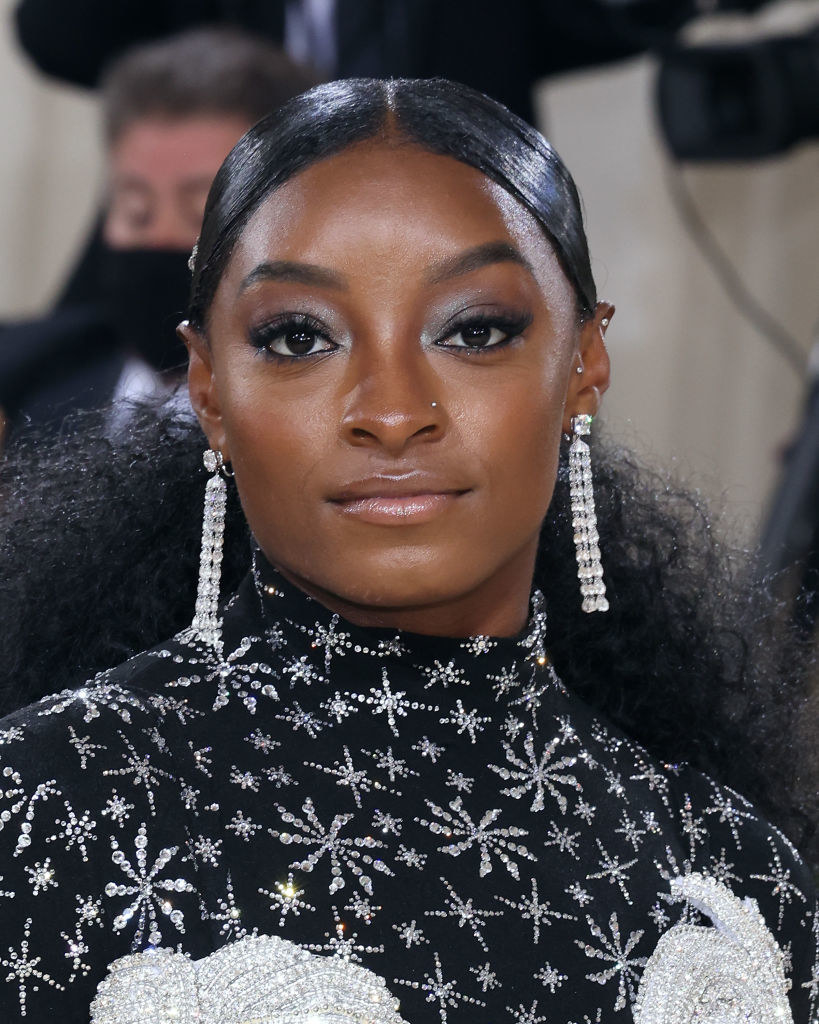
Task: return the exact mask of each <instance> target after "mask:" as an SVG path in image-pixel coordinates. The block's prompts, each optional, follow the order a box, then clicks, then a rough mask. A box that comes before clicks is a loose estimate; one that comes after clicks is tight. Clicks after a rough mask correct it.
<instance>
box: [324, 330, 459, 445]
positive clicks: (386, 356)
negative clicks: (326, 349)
mask: <svg viewBox="0 0 819 1024" xmlns="http://www.w3.org/2000/svg"><path fill="white" fill-rule="evenodd" d="M407 349H410V351H409V352H407ZM402 350H403V351H402ZM353 372H354V374H355V379H354V382H353V384H352V387H351V389H350V391H349V401H348V404H347V408H346V409H345V412H344V416H343V418H342V422H341V429H342V435H343V437H344V440H346V441H347V442H348V443H349V444H352V445H355V446H356V447H368V446H369V447H373V448H380V449H383V450H384V451H385V452H387V453H388V454H390V455H401V454H402V453H403V452H404V451H405V450H406V449H407V448H409V447H411V446H412V445H414V444H418V443H429V442H433V441H437V440H439V439H440V438H441V437H443V435H444V433H445V431H446V426H447V414H446V409H445V407H444V403H443V401H442V396H441V393H440V392H441V383H440V380H439V378H438V377H437V375H436V374H435V373H434V372H433V371H432V368H431V367H430V366H429V364H428V361H427V359H426V357H425V355H424V353H423V351H422V350H420V346H418V349H417V350H416V351H412V344H411V343H410V344H408V345H401V344H400V343H390V344H385V345H383V346H380V347H379V348H378V350H377V351H375V352H369V353H367V354H365V355H360V356H359V357H358V358H357V359H356V360H354V361H353Z"/></svg>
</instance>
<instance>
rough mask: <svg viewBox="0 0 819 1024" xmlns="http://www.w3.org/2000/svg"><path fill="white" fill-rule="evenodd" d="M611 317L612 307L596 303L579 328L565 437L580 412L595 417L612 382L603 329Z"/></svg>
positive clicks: (569, 391) (566, 412)
mask: <svg viewBox="0 0 819 1024" xmlns="http://www.w3.org/2000/svg"><path fill="white" fill-rule="evenodd" d="M613 316H614V306H612V305H611V303H610V302H598V303H597V306H596V307H595V310H594V315H593V316H591V317H589V318H588V320H586V321H584V323H583V326H582V327H581V328H580V338H579V342H578V347H577V351H576V352H575V355H574V359H573V360H572V368H571V377H570V380H569V387H568V391H567V394H566V407H565V411H564V414H563V432H564V433H565V434H571V432H572V417H573V416H578V415H580V414H581V413H586V414H588V415H589V416H596V415H597V413H598V411H599V409H600V401H601V399H602V397H603V394H604V392H605V391H606V390H607V389H608V386H609V383H610V380H611V366H610V363H609V354H608V352H607V351H606V330H607V329H608V326H609V324H610V323H611V318H612V317H613Z"/></svg>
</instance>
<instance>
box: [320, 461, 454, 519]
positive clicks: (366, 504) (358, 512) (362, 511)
mask: <svg viewBox="0 0 819 1024" xmlns="http://www.w3.org/2000/svg"><path fill="white" fill-rule="evenodd" d="M470 490H471V488H469V487H460V486H454V485H453V484H452V482H451V479H443V478H441V477H437V476H432V475H428V474H421V473H412V474H407V475H404V476H401V477H395V476H375V477H368V478H367V479H364V480H358V481H355V482H354V483H351V484H348V485H346V486H344V487H342V488H341V489H340V490H339V491H338V492H337V493H335V494H334V495H333V496H332V497H331V498H330V499H329V500H330V503H331V504H332V505H333V506H334V508H335V509H336V510H337V511H338V512H339V513H340V514H342V515H345V516H350V517H352V518H355V519H358V520H360V521H362V522H369V523H373V524H378V525H409V524H413V525H415V524H420V523H424V522H429V521H430V520H432V519H435V518H436V517H437V516H439V515H441V514H443V513H444V512H446V511H448V510H449V509H450V508H452V506H453V505H455V504H456V503H457V502H458V501H459V499H460V498H461V497H463V495H465V494H467V493H468V492H469V491H470Z"/></svg>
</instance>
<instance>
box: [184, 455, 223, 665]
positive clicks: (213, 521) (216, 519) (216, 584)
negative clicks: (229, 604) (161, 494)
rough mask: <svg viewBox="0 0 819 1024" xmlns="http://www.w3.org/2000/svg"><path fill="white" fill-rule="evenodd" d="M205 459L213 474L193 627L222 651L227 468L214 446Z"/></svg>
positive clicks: (203, 458) (205, 521)
mask: <svg viewBox="0 0 819 1024" xmlns="http://www.w3.org/2000/svg"><path fill="white" fill-rule="evenodd" d="M202 461H203V462H204V464H205V469H206V470H207V471H208V472H209V473H210V474H211V477H210V479H209V480H208V483H207V486H206V488H205V510H204V515H203V517H202V547H201V550H200V553H199V585H198V587H197V590H196V613H195V614H194V617H193V623H192V627H191V628H192V629H193V631H194V633H196V634H197V635H198V636H199V638H200V639H201V640H202V641H203V642H204V643H206V644H207V645H208V646H209V647H212V648H213V649H214V650H215V651H217V653H218V652H220V651H221V646H222V635H221V634H222V624H221V622H220V620H219V590H220V586H221V582H222V545H223V541H224V535H225V505H226V502H227V485H226V484H225V476H226V475H227V469H226V466H225V460H224V457H223V455H222V453H221V452H220V451H215V450H214V449H212V448H208V449H207V450H206V451H205V454H204V455H203V457H202Z"/></svg>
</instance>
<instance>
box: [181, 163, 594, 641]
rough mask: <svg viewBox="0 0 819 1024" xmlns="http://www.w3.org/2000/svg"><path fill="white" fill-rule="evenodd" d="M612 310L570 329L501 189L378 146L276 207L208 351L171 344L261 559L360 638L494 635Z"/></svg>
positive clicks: (535, 229)
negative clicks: (385, 630)
mask: <svg viewBox="0 0 819 1024" xmlns="http://www.w3.org/2000/svg"><path fill="white" fill-rule="evenodd" d="M610 313H611V307H603V306H601V307H599V309H598V315H597V318H596V320H595V321H591V322H589V323H587V324H586V325H585V326H584V327H583V328H579V327H578V325H577V316H576V309H575V297H574V294H573V291H572V289H571V287H570V285H569V284H568V282H567V280H566V278H565V277H564V274H563V272H562V270H561V268H560V266H559V264H558V262H557V259H556V258H555V255H554V253H553V251H552V248H551V246H550V245H549V244H548V242H547V241H546V240H545V238H544V235H543V232H542V231H541V229H540V227H539V226H538V224H537V223H536V221H535V220H534V219H533V218H532V217H531V216H530V215H529V214H528V213H527V212H526V211H525V210H524V209H523V208H522V207H520V206H519V205H518V204H517V203H516V202H515V201H514V200H512V199H511V198H510V197H509V195H508V194H507V193H506V192H504V191H503V189H501V188H500V187H499V186H497V185H495V184H494V183H492V182H490V181H489V180H488V179H487V178H485V177H484V176H483V175H482V174H480V173H479V172H478V171H476V170H474V169H472V168H470V167H467V166H466V165H464V164H461V163H459V162H457V161H456V160H454V159H451V158H449V157H442V156H436V155H433V154H430V153H428V152H426V151H425V150H422V149H419V148H416V147H414V146H398V147H393V146H388V145H385V144H380V143H379V144H368V145H361V146H357V147H354V148H351V149H349V150H347V151H345V152H343V153H341V154H340V155H338V156H335V157H333V158H331V159H328V160H325V161H323V162H321V163H319V164H317V165H315V166H313V167H311V168H309V169H308V170H306V171H304V172H303V173H301V174H299V175H298V176H296V177H295V178H293V179H292V180H291V181H290V182H289V183H287V184H286V185H285V186H283V187H282V188H281V189H279V190H278V191H277V192H275V193H274V194H273V195H272V196H270V197H269V198H268V199H267V200H266V201H265V202H264V203H263V204H262V205H261V206H260V207H259V209H258V210H257V211H256V212H255V214H254V215H253V217H252V218H251V220H250V221H249V222H248V225H247V227H246V229H245V231H244V233H243V235H242V237H241V239H240V241H239V243H238V245H237V246H236V248H235V250H234V252H233V254H232V257H231V259H230V262H229V264H228V266H227V268H226V270H225V273H224V275H223V277H222V279H221V281H220V284H219V287H218V289H217V293H216V296H215V299H214V302H213V305H212V307H211V311H210V318H209V323H208V328H207V337H202V336H200V335H198V334H197V333H196V332H194V331H193V330H191V329H190V328H183V333H184V334H185V336H186V338H187V340H188V342H189V344H190V347H191V369H190V384H191V395H192V400H193V403H194V408H195V409H196V410H197V412H198V413H199V416H200V421H201V422H202V424H203V427H204V429H205V431H206V433H207V435H208V438H209V441H210V444H211V446H212V447H218V448H220V449H221V450H222V452H223V453H224V455H225V458H226V459H228V460H229V461H230V462H231V463H232V465H233V469H234V471H235V474H236V484H237V487H238V490H239V494H240V496H241V500H242V504H243V507H244V510H245V514H246V516H247V519H248V522H249V524H250V527H251V529H252V531H253V533H254V535H255V537H256V538H257V540H258V542H259V544H260V546H261V548H262V550H263V551H264V553H265V555H266V556H267V557H268V559H269V560H270V561H271V562H272V563H273V564H274V565H276V566H277V567H279V569H280V570H281V571H282V572H283V573H284V574H285V575H286V576H287V577H289V578H290V579H291V580H293V581H294V582H296V583H297V584H298V585H299V586H301V587H302V588H303V589H304V590H306V591H307V592H308V593H312V594H313V595H314V596H316V597H318V598H319V600H321V601H322V602H323V603H324V604H326V605H327V606H328V607H331V608H333V609H334V610H338V611H339V612H341V613H342V614H343V615H345V616H346V617H347V618H350V619H352V620H353V621H358V622H360V623H362V624H378V625H390V626H395V627H397V628H404V629H411V630H415V631H417V632H424V633H432V634H446V635H468V634H474V633H492V634H496V635H500V634H507V635H508V634H513V633H515V632H517V631H518V630H519V629H520V628H521V627H522V625H523V623H524V622H525V619H526V616H527V610H528V598H529V592H530V587H531V580H532V573H533V568H534V560H535V554H536V551H537V544H538V534H539V530H540V526H541V522H542V520H543V517H544V515H545V513H546V510H547V507H548V505H549V501H550V499H551V496H552V489H553V485H554V480H555V475H556V469H557V460H558V449H559V443H560V435H561V430H566V429H568V427H569V419H570V416H571V415H573V414H575V413H578V412H594V411H596V407H597V401H598V398H599V392H600V391H601V390H602V389H603V388H604V387H605V386H606V383H607V380H608V361H607V359H606V357H605V349H604V346H603V343H602V334H601V329H600V325H599V322H598V321H599V318H600V317H602V316H604V315H610ZM578 366H582V367H583V373H582V374H579V373H577V372H576V370H577V367H578ZM566 557H567V558H570V557H572V552H567V553H566Z"/></svg>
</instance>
